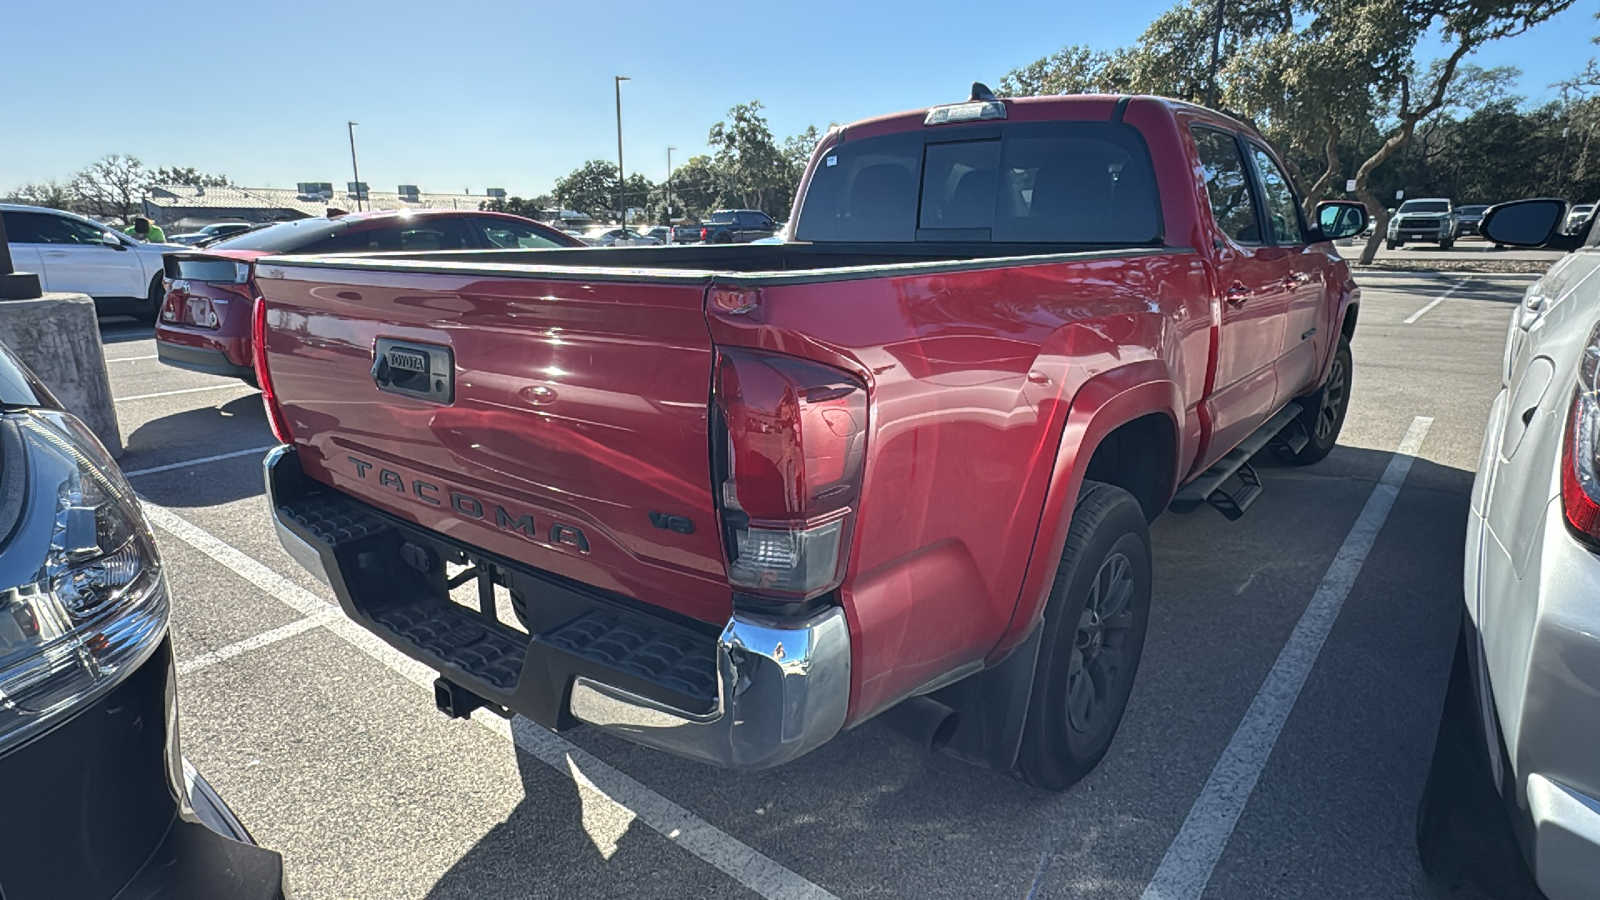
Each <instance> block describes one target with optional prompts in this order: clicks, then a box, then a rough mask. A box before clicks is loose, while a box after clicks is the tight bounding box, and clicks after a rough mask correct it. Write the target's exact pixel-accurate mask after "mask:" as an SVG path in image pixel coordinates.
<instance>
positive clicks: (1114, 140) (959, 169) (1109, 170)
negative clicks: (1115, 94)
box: [795, 122, 1161, 245]
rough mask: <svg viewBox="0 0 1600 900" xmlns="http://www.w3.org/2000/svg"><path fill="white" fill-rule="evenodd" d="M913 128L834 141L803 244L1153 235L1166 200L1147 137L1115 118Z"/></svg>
mask: <svg viewBox="0 0 1600 900" xmlns="http://www.w3.org/2000/svg"><path fill="white" fill-rule="evenodd" d="M967 132H968V133H969V134H972V135H973V138H974V139H970V140H960V139H958V138H959V137H961V135H962V130H961V129H949V130H943V129H941V130H938V131H923V132H908V133H905V134H896V135H885V136H883V137H879V138H868V139H865V140H861V141H847V142H845V143H843V144H840V145H838V146H836V147H833V148H831V149H830V150H829V151H828V152H827V154H826V155H825V156H824V157H823V160H822V163H821V164H820V165H819V166H818V167H817V169H816V171H815V172H814V173H813V175H812V178H811V183H810V185H809V187H808V188H807V190H806V196H805V198H804V202H803V205H802V207H801V210H800V220H799V223H798V228H797V229H796V235H795V236H796V238H797V239H798V240H802V241H888V242H906V241H991V242H995V243H1063V244H1115V245H1128V244H1149V243H1153V242H1156V241H1159V240H1160V238H1161V213H1160V201H1159V197H1158V194H1157V193H1156V187H1155V173H1154V170H1153V169H1152V167H1151V165H1150V154H1149V151H1148V150H1147V149H1146V148H1145V145H1144V141H1143V140H1142V139H1141V138H1140V137H1139V135H1138V133H1137V132H1136V131H1134V130H1133V129H1132V128H1130V127H1128V126H1125V125H1121V124H1114V123H1110V122H1067V123H1038V124H1035V123H1019V124H1013V125H1007V126H1003V127H1001V128H998V129H997V128H995V127H994V126H988V125H986V126H980V127H978V128H977V129H968V130H967Z"/></svg>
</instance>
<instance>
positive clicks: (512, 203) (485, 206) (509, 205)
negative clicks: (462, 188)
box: [478, 197, 550, 219]
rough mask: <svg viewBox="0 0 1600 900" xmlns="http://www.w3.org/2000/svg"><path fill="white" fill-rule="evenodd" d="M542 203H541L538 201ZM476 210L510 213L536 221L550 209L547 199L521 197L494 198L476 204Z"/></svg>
mask: <svg viewBox="0 0 1600 900" xmlns="http://www.w3.org/2000/svg"><path fill="white" fill-rule="evenodd" d="M541 200H543V201H544V202H543V203H541V202H540V201H541ZM478 208H479V209H482V210H487V211H488V212H500V213H510V214H512V215H514V216H522V217H524V218H528V219H537V218H539V217H541V216H543V215H545V214H546V210H548V209H549V208H550V199H549V197H535V198H533V199H532V200H524V199H522V198H521V197H503V198H502V197H496V198H494V199H492V200H485V201H483V202H482V203H479V204H478Z"/></svg>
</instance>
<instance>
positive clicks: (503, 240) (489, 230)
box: [467, 217, 566, 250]
mask: <svg viewBox="0 0 1600 900" xmlns="http://www.w3.org/2000/svg"><path fill="white" fill-rule="evenodd" d="M467 226H468V227H469V228H471V229H472V230H473V231H474V232H476V233H477V234H478V235H479V236H481V237H482V238H483V241H482V244H483V246H485V247H503V248H521V249H523V250H545V249H548V248H550V247H565V246H566V244H562V243H559V242H557V241H554V240H552V239H550V238H549V237H547V236H545V235H544V234H541V233H540V232H539V231H538V229H536V228H534V227H532V226H531V225H527V224H525V223H523V222H515V221H512V220H510V219H496V218H489V217H483V218H473V219H468V220H467Z"/></svg>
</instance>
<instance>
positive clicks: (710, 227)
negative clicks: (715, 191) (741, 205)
mask: <svg viewBox="0 0 1600 900" xmlns="http://www.w3.org/2000/svg"><path fill="white" fill-rule="evenodd" d="M778 228H779V225H778V223H777V222H776V221H775V220H774V219H773V218H772V217H771V216H769V215H767V214H766V213H764V212H762V211H761V210H759V209H719V210H717V211H716V212H714V213H712V214H711V216H710V217H709V218H707V219H706V222H705V224H704V225H702V226H701V227H700V240H702V241H704V242H705V243H707V244H748V243H750V242H752V241H759V240H761V239H762V238H769V237H772V235H773V234H775V233H776V232H777V230H778Z"/></svg>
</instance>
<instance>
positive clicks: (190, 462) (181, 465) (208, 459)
mask: <svg viewBox="0 0 1600 900" xmlns="http://www.w3.org/2000/svg"><path fill="white" fill-rule="evenodd" d="M276 446H277V444H268V445H266V446H265V447H251V448H250V449H249V450H235V451H233V452H232V453H218V454H217V455H216V456H202V457H200V458H199V459H186V460H183V461H182V462H175V463H167V464H166V465H164V466H151V467H150V468H148V469H134V470H133V471H132V472H123V473H122V477H124V478H137V477H139V476H140V475H154V474H156V473H157V472H171V471H172V470H173V469H187V468H189V467H190V466H198V465H201V464H203V463H213V462H220V461H221V460H224V459H235V458H238V457H240V456H253V455H255V454H257V453H265V452H267V451H268V450H271V449H272V448H273V447H276Z"/></svg>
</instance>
